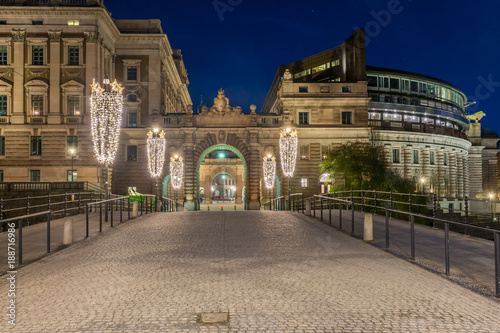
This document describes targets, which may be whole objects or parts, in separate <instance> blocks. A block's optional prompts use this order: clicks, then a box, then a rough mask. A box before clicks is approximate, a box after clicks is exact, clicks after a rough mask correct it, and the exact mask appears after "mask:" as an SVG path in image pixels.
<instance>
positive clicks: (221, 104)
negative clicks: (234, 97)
mask: <svg viewBox="0 0 500 333" xmlns="http://www.w3.org/2000/svg"><path fill="white" fill-rule="evenodd" d="M214 108H216V109H217V111H219V112H221V113H222V112H225V111H226V110H227V109H230V108H231V107H230V106H229V98H227V97H226V95H225V94H224V90H223V89H222V88H221V89H219V94H218V96H217V97H215V98H214Z"/></svg>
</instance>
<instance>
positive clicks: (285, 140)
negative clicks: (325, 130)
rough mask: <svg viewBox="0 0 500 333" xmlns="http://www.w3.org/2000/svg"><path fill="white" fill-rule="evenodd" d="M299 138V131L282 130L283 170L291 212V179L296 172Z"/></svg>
mask: <svg viewBox="0 0 500 333" xmlns="http://www.w3.org/2000/svg"><path fill="white" fill-rule="evenodd" d="M298 144H299V138H298V137H297V130H292V129H291V128H286V129H282V130H281V132H280V156H281V169H282V170H283V174H284V175H285V176H286V177H288V209H289V210H291V209H292V206H291V201H290V200H291V199H290V198H291V195H290V178H292V176H293V172H294V171H295V165H296V164H297V148H298Z"/></svg>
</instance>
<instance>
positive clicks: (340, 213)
mask: <svg viewBox="0 0 500 333" xmlns="http://www.w3.org/2000/svg"><path fill="white" fill-rule="evenodd" d="M339 230H342V202H340V201H339Z"/></svg>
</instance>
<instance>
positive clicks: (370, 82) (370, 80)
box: [366, 75, 378, 87]
mask: <svg viewBox="0 0 500 333" xmlns="http://www.w3.org/2000/svg"><path fill="white" fill-rule="evenodd" d="M366 81H368V87H378V85H377V77H376V76H374V75H367V76H366Z"/></svg>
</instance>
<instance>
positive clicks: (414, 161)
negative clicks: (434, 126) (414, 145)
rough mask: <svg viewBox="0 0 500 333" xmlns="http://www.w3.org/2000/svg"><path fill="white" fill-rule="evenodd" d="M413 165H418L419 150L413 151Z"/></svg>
mask: <svg viewBox="0 0 500 333" xmlns="http://www.w3.org/2000/svg"><path fill="white" fill-rule="evenodd" d="M413 164H418V150H414V151H413Z"/></svg>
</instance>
